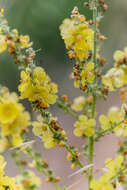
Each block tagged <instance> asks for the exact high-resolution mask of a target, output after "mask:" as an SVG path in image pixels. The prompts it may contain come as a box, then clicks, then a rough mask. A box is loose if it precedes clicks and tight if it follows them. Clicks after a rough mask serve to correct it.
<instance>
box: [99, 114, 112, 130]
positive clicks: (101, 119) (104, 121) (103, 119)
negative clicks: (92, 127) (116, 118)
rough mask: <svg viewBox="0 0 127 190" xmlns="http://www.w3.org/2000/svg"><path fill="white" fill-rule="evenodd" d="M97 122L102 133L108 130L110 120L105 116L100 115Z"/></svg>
mask: <svg viewBox="0 0 127 190" xmlns="http://www.w3.org/2000/svg"><path fill="white" fill-rule="evenodd" d="M99 122H100V123H101V128H102V129H103V130H104V131H105V130H107V129H109V128H110V120H109V119H108V118H107V117H106V116H105V115H101V116H100V117H99Z"/></svg>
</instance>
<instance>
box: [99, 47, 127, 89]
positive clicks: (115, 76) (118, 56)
mask: <svg viewBox="0 0 127 190" xmlns="http://www.w3.org/2000/svg"><path fill="white" fill-rule="evenodd" d="M114 61H115V64H114V67H113V68H111V69H110V70H109V71H108V72H107V73H106V74H105V75H104V76H102V83H103V85H105V86H107V87H108V89H109V91H115V90H117V89H118V88H121V87H123V86H124V85H126V84H127V77H126V74H127V47H125V49H124V51H116V52H115V53H114Z"/></svg>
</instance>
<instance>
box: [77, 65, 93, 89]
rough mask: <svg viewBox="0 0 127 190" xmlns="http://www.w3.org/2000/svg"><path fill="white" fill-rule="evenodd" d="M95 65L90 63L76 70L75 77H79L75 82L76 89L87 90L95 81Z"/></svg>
mask: <svg viewBox="0 0 127 190" xmlns="http://www.w3.org/2000/svg"><path fill="white" fill-rule="evenodd" d="M94 65H95V64H94V63H93V62H88V63H86V64H85V65H84V66H83V67H82V68H80V69H79V67H75V68H74V74H75V76H77V77H76V78H75V82H74V86H75V88H79V87H82V88H83V87H86V88H87V85H88V84H90V83H92V82H93V81H94V78H95V74H94ZM78 76H79V77H78Z"/></svg>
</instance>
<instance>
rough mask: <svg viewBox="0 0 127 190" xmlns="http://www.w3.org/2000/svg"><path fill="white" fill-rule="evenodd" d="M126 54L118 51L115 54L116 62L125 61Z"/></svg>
mask: <svg viewBox="0 0 127 190" xmlns="http://www.w3.org/2000/svg"><path fill="white" fill-rule="evenodd" d="M124 56H125V55H124V52H123V51H120V50H117V51H116V52H115V53H114V56H113V58H114V60H115V61H116V62H118V61H120V60H123V59H124Z"/></svg>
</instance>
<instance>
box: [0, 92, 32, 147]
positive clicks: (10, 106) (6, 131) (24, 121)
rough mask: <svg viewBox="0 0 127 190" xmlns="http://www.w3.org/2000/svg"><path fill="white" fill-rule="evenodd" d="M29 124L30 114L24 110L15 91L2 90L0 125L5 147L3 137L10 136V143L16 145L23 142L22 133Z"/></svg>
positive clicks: (3, 139)
mask: <svg viewBox="0 0 127 190" xmlns="http://www.w3.org/2000/svg"><path fill="white" fill-rule="evenodd" d="M29 125H30V115H29V113H28V112H26V111H25V110H24V107H23V105H22V104H21V103H19V100H18V96H17V95H16V94H15V93H10V92H9V91H5V92H4V90H3V92H2V96H0V127H1V136H2V139H1V141H3V143H4V144H5V146H4V148H6V147H7V146H6V145H7V144H10V142H8V143H7V142H6V140H7V139H6V140H5V137H8V136H9V137H11V140H12V142H11V143H12V145H13V146H18V145H20V144H21V143H22V142H23V139H22V137H21V135H22V133H23V132H25V131H26V130H27V127H28V126H29Z"/></svg>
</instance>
